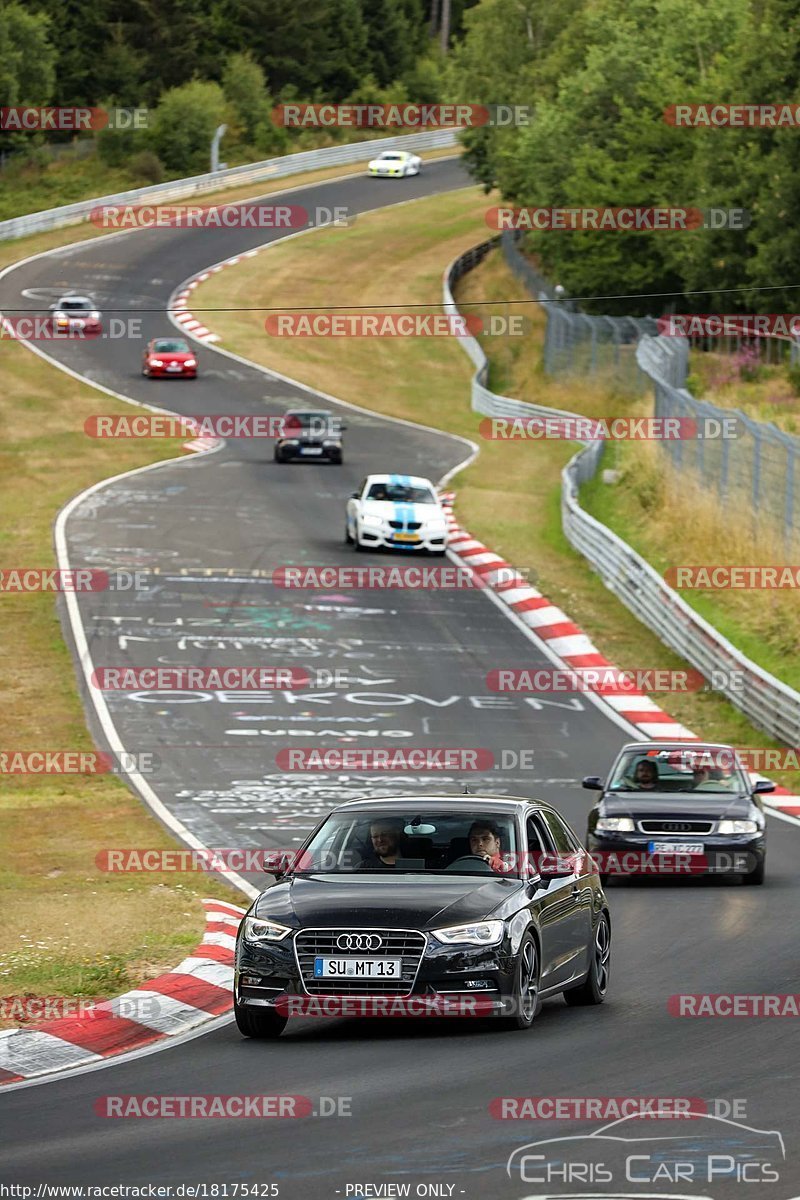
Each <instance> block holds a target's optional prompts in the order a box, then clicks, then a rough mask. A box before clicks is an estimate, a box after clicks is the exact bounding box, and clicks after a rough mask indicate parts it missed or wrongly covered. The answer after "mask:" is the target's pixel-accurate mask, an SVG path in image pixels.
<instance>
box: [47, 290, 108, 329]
mask: <svg viewBox="0 0 800 1200" xmlns="http://www.w3.org/2000/svg"><path fill="white" fill-rule="evenodd" d="M50 312H51V313H52V314H53V325H54V327H55V329H56V331H57V332H61V333H63V332H68V333H75V332H77V333H99V332H100V330H101V329H102V325H101V323H100V313H99V312H98V311H97V309H96V308H95V305H94V300H92V299H90V297H89V296H62V297H61V299H60V300H58V301H56V303H55V304H51V305H50Z"/></svg>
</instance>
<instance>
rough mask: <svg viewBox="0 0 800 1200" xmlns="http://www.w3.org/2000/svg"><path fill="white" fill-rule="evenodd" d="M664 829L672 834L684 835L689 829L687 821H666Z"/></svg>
mask: <svg viewBox="0 0 800 1200" xmlns="http://www.w3.org/2000/svg"><path fill="white" fill-rule="evenodd" d="M666 827H667V829H670V830H672V832H673V833H686V832H688V831H689V830H690V829H691V825H690V824H689V822H688V821H667V824H666Z"/></svg>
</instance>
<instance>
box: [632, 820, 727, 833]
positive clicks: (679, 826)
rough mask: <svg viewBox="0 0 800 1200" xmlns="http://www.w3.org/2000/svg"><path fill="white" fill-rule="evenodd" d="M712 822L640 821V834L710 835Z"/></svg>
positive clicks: (712, 826)
mask: <svg viewBox="0 0 800 1200" xmlns="http://www.w3.org/2000/svg"><path fill="white" fill-rule="evenodd" d="M713 828H714V822H713V821H663V820H661V821H660V820H655V821H640V822H639V829H640V831H641V832H642V833H673V834H674V833H711V830H712V829H713Z"/></svg>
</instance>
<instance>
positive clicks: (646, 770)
mask: <svg viewBox="0 0 800 1200" xmlns="http://www.w3.org/2000/svg"><path fill="white" fill-rule="evenodd" d="M633 782H634V786H635V787H636V788H638V789H639V791H642V792H657V791H658V767H657V766H656V764H655V763H654V762H651V761H650V759H647V758H643V759H642V760H641V761H640V762H638V763H637V764H636V770H635V771H634V773H633Z"/></svg>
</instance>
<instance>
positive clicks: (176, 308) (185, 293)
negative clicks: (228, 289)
mask: <svg viewBox="0 0 800 1200" xmlns="http://www.w3.org/2000/svg"><path fill="white" fill-rule="evenodd" d="M257 254H258V250H247V251H246V252H245V253H244V254H237V255H235V256H234V257H233V258H226V259H225V261H224V262H221V263H217V265H216V266H215V267H209V269H208V270H207V271H203V272H202V273H201V274H200V275H196V276H195V277H194V279H190V280H188V281H187V282H186V284H185V285H184V287H183V289H182V290H181V291H180V292H178V293H177V294H176V295H175V296H174V297H173V299H172V303H171V305H170V308H171V309H172V313H173V316H174V318H175V320H176V321H177V323H178V324H179V325H180V326H181V328H182V329H184V330H185V331H186V332H187V333H189V334H191V336H192V337H193V338H197V340H198V341H200V342H218V341H219V334H217V333H212V332H211V330H210V329H208V328H206V326H205V325H204V324H203V322H202V321H198V320H197V317H195V315H194V314H193V313H192V312H190V311H189V301H190V299H191V296H192V292H193V291H194V289H195V288H196V287H199V286H200V284H201V283H205V281H206V279H210V277H211V276H212V275H216V274H217V272H219V271H222V270H224V269H225V267H234V266H236V264H237V263H238V262H241V261H242V259H243V258H255V256H256V255H257Z"/></svg>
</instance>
